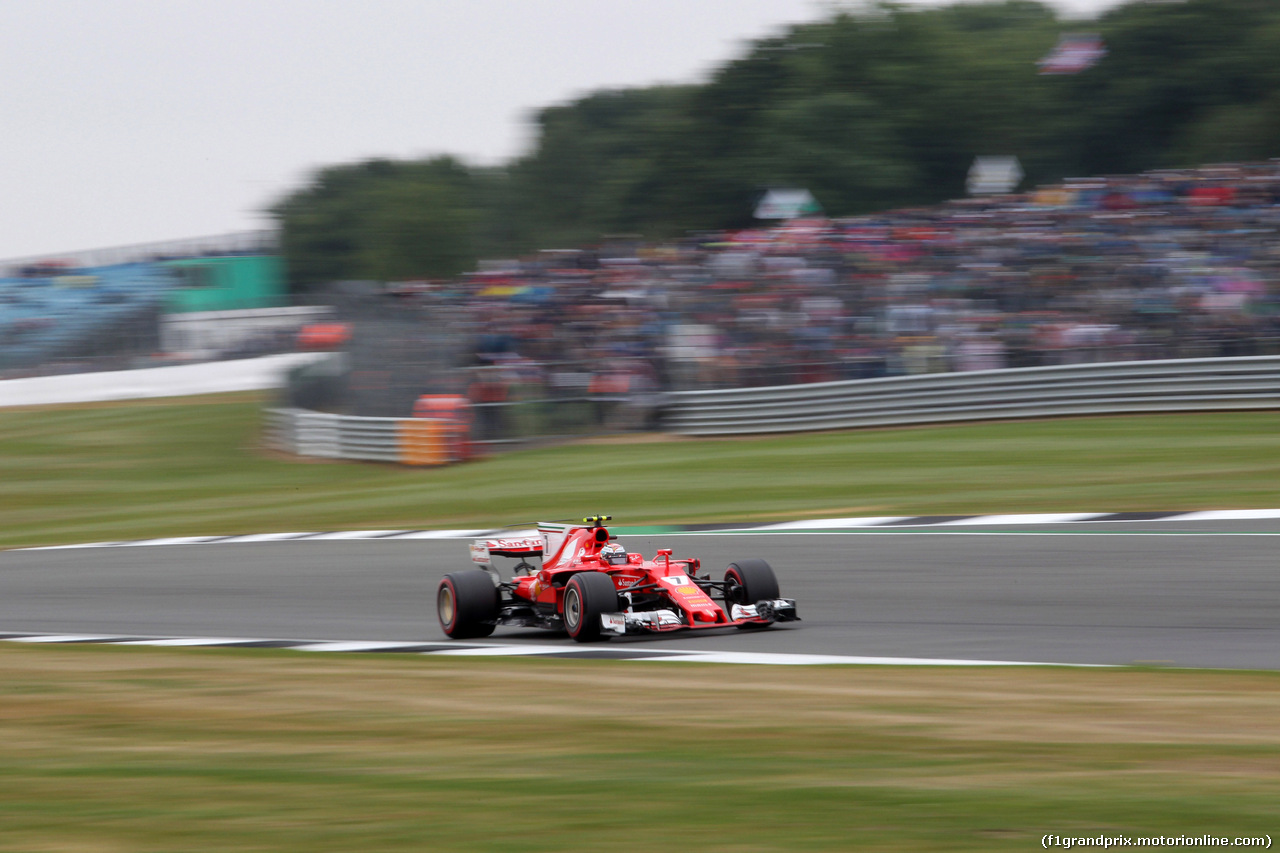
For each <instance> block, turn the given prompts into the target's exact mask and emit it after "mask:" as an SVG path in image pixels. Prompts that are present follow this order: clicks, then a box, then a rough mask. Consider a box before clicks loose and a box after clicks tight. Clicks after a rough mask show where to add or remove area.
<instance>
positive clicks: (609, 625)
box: [600, 598, 800, 636]
mask: <svg viewBox="0 0 1280 853" xmlns="http://www.w3.org/2000/svg"><path fill="white" fill-rule="evenodd" d="M728 615H729V619H730V621H728V622H691V621H685V620H684V619H682V618H680V614H679V613H677V612H676V611H675V610H670V609H662V610H644V611H640V612H638V613H628V612H625V611H622V612H618V613H603V614H601V615H600V627H601V630H602V631H603V632H604V633H606V634H613V635H615V636H617V635H622V634H642V633H652V632H655V631H679V630H687V629H696V628H726V627H730V626H735V625H771V624H773V623H774V622H799V621H800V617H799V615H797V613H796V602H795V599H794V598H773V599H766V600H764V601H757V602H756V603H755V604H745V605H744V604H734V605H732V606H731V607H730V609H729V614H728Z"/></svg>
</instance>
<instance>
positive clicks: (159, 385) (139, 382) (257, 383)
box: [0, 352, 332, 408]
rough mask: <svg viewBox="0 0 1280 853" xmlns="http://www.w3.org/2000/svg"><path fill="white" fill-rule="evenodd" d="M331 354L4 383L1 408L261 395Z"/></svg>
mask: <svg viewBox="0 0 1280 853" xmlns="http://www.w3.org/2000/svg"><path fill="white" fill-rule="evenodd" d="M331 355H332V354H331V353H316V352H306V353H286V354H285V355H269V356H264V357H262V358H250V359H242V360H238V361H214V362H207V363H204V364H184V365H178V366H174V367H148V368H143V369H141V370H115V371H109V372H106V373H72V374H67V375H63V376H36V377H31V378H28V379H6V380H3V381H0V408H11V407H14V406H47V405H54V404H59V403H96V402H103V401H107V400H139V399H146V398H151V397H189V396H193V395H196V394H221V393H225V392H228V391H260V390H264V389H268V388H279V387H281V386H283V385H284V381H285V375H286V374H287V373H288V371H290V370H291V369H293V368H295V367H298V366H299V365H303V364H310V363H312V362H315V361H318V360H320V359H322V358H328V357H330V356H331Z"/></svg>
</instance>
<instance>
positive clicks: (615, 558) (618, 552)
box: [600, 542, 627, 566]
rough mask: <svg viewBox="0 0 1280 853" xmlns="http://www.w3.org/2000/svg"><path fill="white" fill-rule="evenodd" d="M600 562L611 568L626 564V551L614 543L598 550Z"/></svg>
mask: <svg viewBox="0 0 1280 853" xmlns="http://www.w3.org/2000/svg"><path fill="white" fill-rule="evenodd" d="M600 560H601V561H602V562H605V563H608V564H609V565H611V566H621V565H624V564H625V563H626V562H627V549H626V548H623V547H622V546H621V545H619V544H617V543H616V542H614V543H611V544H609V545H605V546H604V547H603V548H601V549H600Z"/></svg>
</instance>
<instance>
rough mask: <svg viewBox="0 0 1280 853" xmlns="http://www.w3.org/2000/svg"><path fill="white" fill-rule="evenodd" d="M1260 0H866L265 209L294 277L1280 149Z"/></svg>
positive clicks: (1279, 83) (398, 267) (348, 168)
mask: <svg viewBox="0 0 1280 853" xmlns="http://www.w3.org/2000/svg"><path fill="white" fill-rule="evenodd" d="M1079 31H1087V32H1096V33H1098V34H1100V35H1101V36H1102V37H1103V39H1104V40H1105V44H1106V47H1107V50H1108V53H1107V55H1106V56H1105V58H1104V59H1103V60H1102V61H1101V62H1100V63H1098V64H1097V65H1096V66H1095V67H1093V68H1090V69H1088V70H1086V71H1084V72H1082V73H1080V74H1077V75H1074V76H1042V75H1039V74H1037V66H1036V62H1037V60H1038V59H1040V58H1041V57H1043V56H1045V55H1046V54H1047V53H1049V51H1050V50H1052V49H1053V46H1054V45H1055V44H1056V43H1057V41H1058V39H1059V37H1060V36H1061V35H1063V34H1064V33H1067V32H1079ZM1277 56H1280V4H1277V3H1275V2H1273V0H1182V2H1165V3H1132V4H1130V5H1127V6H1122V7H1119V8H1117V9H1114V10H1112V11H1111V12H1109V13H1108V14H1107V15H1105V16H1104V17H1102V18H1101V19H1099V20H1097V21H1092V22H1078V21H1069V22H1068V21H1062V20H1059V19H1058V18H1057V17H1056V16H1055V13H1054V12H1053V11H1052V9H1051V8H1049V7H1047V6H1045V5H1042V4H1040V3H1037V2H1032V0H1005V2H998V3H981V4H968V5H958V6H950V7H944V8H937V9H917V8H914V7H913V8H907V7H903V6H897V5H894V4H892V3H882V4H880V5H877V6H872V7H865V8H863V9H861V10H859V11H857V12H849V11H840V12H836V13H833V14H832V15H831V16H830V17H829V18H828V19H826V20H823V21H819V22H816V23H811V24H805V25H802V26H797V27H794V28H792V29H791V30H790V31H789V32H787V33H785V34H783V35H779V36H775V37H771V38H767V39H762V40H760V41H758V42H756V43H754V44H752V45H751V46H750V47H749V49H748V50H746V51H745V52H744V54H743V55H742V56H740V57H738V58H737V59H735V60H733V61H731V62H729V63H727V64H725V65H724V66H723V67H721V68H720V69H718V70H717V71H716V72H715V73H714V74H712V76H711V77H710V79H709V80H707V81H706V82H705V83H703V84H700V85H688V86H662V87H650V88H639V89H628V90H614V91H601V92H595V93H592V94H590V95H587V96H585V97H583V98H581V99H579V100H577V101H575V102H573V103H570V104H567V105H563V106H555V107H549V108H547V109H545V110H543V111H542V112H541V113H540V114H539V116H538V119H537V125H538V127H537V131H538V133H537V139H536V142H535V145H534V147H533V149H532V150H531V151H529V152H528V153H527V154H525V155H524V156H522V157H520V158H519V159H517V160H516V161H514V162H512V163H511V164H509V165H508V166H507V167H505V168H500V169H477V168H472V167H469V166H467V165H465V164H463V163H460V162H458V161H457V160H453V159H451V158H436V159H432V160H427V161H417V162H392V161H385V160H380V161H371V162H368V163H362V164H355V165H342V166H334V167H331V168H328V169H325V170H323V171H321V172H320V173H319V174H317V175H316V176H315V177H314V178H313V180H312V181H311V183H310V184H309V185H307V186H306V187H303V188H301V189H299V190H297V191H295V192H294V193H292V194H291V195H289V196H288V197H287V198H284V199H282V200H281V201H280V202H279V203H278V204H277V205H276V206H275V207H274V209H273V212H274V213H275V214H276V216H277V217H278V219H279V221H280V223H281V225H282V229H283V233H284V245H285V252H286V254H287V259H288V263H289V269H290V274H291V277H292V280H293V284H294V286H295V288H306V287H310V286H313V285H315V284H318V283H321V282H324V281H331V280H335V279H344V278H375V279H403V278H419V277H441V276H450V275H454V274H456V273H458V272H460V271H463V270H466V269H469V268H471V267H472V266H473V265H474V263H475V261H476V259H477V258H480V257H494V256H504V255H508V256H509V255H512V254H516V253H520V252H524V251H529V250H532V249H536V248H543V247H565V246H571V245H581V244H589V243H594V242H597V241H599V239H600V238H601V236H602V235H606V234H618V233H628V234H637V233H638V234H643V235H644V236H646V237H650V238H659V237H666V236H672V235H676V234H680V233H683V232H685V231H687V230H690V229H713V228H725V227H737V226H742V225H746V224H749V223H750V222H751V210H752V207H753V202H754V201H755V199H756V198H758V197H759V195H760V193H761V192H763V191H764V190H765V189H767V188H768V187H770V186H800V187H805V188H807V189H809V190H810V191H811V192H812V193H813V194H814V195H815V196H816V197H817V199H818V201H819V202H820V203H821V204H822V205H823V207H824V209H825V210H826V211H827V212H828V213H829V214H831V215H836V216H840V215H850V214H857V213H864V212H869V211H874V210H878V209H886V208H891V207H896V206H903V205H913V204H928V203H934V202H938V201H941V200H944V199H947V198H954V197H957V196H959V195H961V194H962V193H963V191H964V179H965V174H966V172H967V170H968V168H969V164H970V163H972V161H973V158H974V157H975V156H977V155H984V154H1011V155H1016V156H1017V157H1018V158H1019V159H1020V160H1021V161H1022V164H1023V167H1024V169H1025V170H1026V173H1027V181H1026V183H1027V185H1034V184H1036V183H1046V182H1050V181H1054V180H1057V179H1060V178H1062V177H1065V176H1069V175H1086V174H1101V173H1106V174H1117V173H1125V172H1135V171H1141V170H1144V169H1149V168H1157V167H1170V166H1178V165H1192V164H1195V163H1201V162H1206V161H1223V160H1239V159H1259V158H1265V157H1270V156H1277V155H1280V63H1277V62H1276V61H1275V57H1277Z"/></svg>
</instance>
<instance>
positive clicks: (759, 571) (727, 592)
mask: <svg viewBox="0 0 1280 853" xmlns="http://www.w3.org/2000/svg"><path fill="white" fill-rule="evenodd" d="M779 595H780V593H779V591H778V576H777V575H775V574H774V573H773V568H772V567H771V566H770V565H769V564H768V563H766V562H765V561H764V560H739V561H738V562H736V563H730V564H729V568H728V569H726V570H725V573H724V602H725V610H730V609H731V607H732V605H734V604H743V605H746V604H755V603H756V602H757V601H764V600H765V599H769V598H777V597H778V596H779ZM738 627H739V628H766V627H768V623H764V622H748V623H747V624H745V625H739V626H738Z"/></svg>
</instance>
